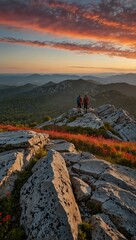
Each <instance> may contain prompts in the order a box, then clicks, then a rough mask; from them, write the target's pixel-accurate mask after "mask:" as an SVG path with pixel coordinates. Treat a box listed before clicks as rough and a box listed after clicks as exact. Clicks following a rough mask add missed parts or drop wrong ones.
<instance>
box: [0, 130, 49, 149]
mask: <svg viewBox="0 0 136 240" xmlns="http://www.w3.org/2000/svg"><path fill="white" fill-rule="evenodd" d="M48 136H49V135H48V134H46V133H44V134H43V133H36V132H34V131H30V130H18V131H9V132H0V148H3V149H8V148H9V149H14V148H29V147H32V146H33V145H38V144H40V143H44V144H45V143H47V139H48Z"/></svg>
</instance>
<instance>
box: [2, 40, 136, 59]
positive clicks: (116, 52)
mask: <svg viewBox="0 0 136 240" xmlns="http://www.w3.org/2000/svg"><path fill="white" fill-rule="evenodd" d="M0 42H5V43H11V44H23V45H30V46H37V47H45V48H56V49H63V50H70V51H77V52H79V53H86V54H105V55H108V56H119V57H125V58H131V59H136V50H133V49H121V48H120V47H114V46H113V45H111V44H110V43H105V42H97V43H90V44H77V43H69V42H51V41H43V42H42V41H31V40H23V39H15V38H0Z"/></svg>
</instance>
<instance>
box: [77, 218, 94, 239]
mask: <svg viewBox="0 0 136 240" xmlns="http://www.w3.org/2000/svg"><path fill="white" fill-rule="evenodd" d="M91 231H92V227H91V225H90V224H89V223H86V222H83V223H82V224H80V226H79V234H78V240H91V239H92V233H91Z"/></svg>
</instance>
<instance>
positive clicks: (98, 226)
mask: <svg viewBox="0 0 136 240" xmlns="http://www.w3.org/2000/svg"><path fill="white" fill-rule="evenodd" d="M91 224H92V240H96V239H99V240H113V239H114V240H125V239H126V238H125V237H124V236H123V234H121V233H120V232H119V231H118V230H117V228H116V226H115V225H114V224H113V223H112V221H111V220H110V218H109V217H108V216H107V215H105V214H97V215H94V216H93V217H92V219H91Z"/></svg>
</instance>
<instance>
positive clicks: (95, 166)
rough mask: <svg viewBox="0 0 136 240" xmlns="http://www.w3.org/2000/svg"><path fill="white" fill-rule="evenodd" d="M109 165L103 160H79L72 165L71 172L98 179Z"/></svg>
mask: <svg viewBox="0 0 136 240" xmlns="http://www.w3.org/2000/svg"><path fill="white" fill-rule="evenodd" d="M110 168H111V164H110V163H108V162H106V161H105V160H99V159H96V158H95V159H87V160H81V161H79V163H76V164H75V165H73V170H74V171H76V172H80V173H83V174H87V175H90V176H93V177H96V178H98V177H99V175H100V174H102V173H103V172H104V171H105V170H106V169H110Z"/></svg>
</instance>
